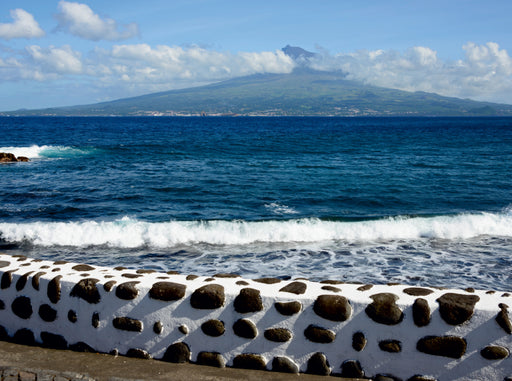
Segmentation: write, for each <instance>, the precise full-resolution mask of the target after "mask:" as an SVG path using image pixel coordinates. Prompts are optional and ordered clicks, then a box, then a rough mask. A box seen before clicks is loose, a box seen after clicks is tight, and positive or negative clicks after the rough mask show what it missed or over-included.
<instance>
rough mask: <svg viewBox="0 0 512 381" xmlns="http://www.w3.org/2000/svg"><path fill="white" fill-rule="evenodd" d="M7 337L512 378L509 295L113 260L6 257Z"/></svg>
mask: <svg viewBox="0 0 512 381" xmlns="http://www.w3.org/2000/svg"><path fill="white" fill-rule="evenodd" d="M0 277H1V278H0V326H1V327H0V338H1V339H2V340H11V341H14V342H18V343H22V344H32V345H34V344H35V345H42V346H46V347H51V348H58V349H72V350H76V351H92V352H104V353H112V354H120V355H127V356H132V357H140V358H155V359H161V360H163V361H171V362H186V361H191V362H195V363H198V364H203V365H211V366H219V367H222V366H234V367H240V368H251V369H261V370H265V369H266V370H272V371H281V372H306V373H313V374H322V375H342V376H347V377H362V376H365V377H371V378H374V379H379V377H380V378H381V379H382V378H383V376H386V377H389V378H388V379H396V380H398V379H401V380H457V379H460V380H462V379H464V380H469V379H479V380H503V379H505V378H507V377H510V376H512V359H511V357H510V349H511V348H512V335H511V333H512V324H511V321H510V317H509V316H510V315H509V307H508V305H512V297H511V295H509V294H508V293H506V292H503V291H501V292H498V291H480V290H472V289H468V290H453V289H452V290H449V289H440V288H432V287H409V286H404V285H362V284H347V283H342V282H337V281H333V280H325V281H323V282H311V281H308V280H305V279H294V280H288V281H283V280H279V279H275V278H264V279H257V280H249V279H243V278H241V277H239V276H236V275H231V274H217V275H215V276H213V277H204V276H195V275H182V274H178V273H175V272H168V273H159V272H154V271H152V270H144V269H139V270H132V269H126V268H123V267H117V268H105V267H99V266H90V265H86V264H76V263H68V262H63V261H57V262H52V261H42V260H38V259H30V258H26V257H22V256H9V255H0Z"/></svg>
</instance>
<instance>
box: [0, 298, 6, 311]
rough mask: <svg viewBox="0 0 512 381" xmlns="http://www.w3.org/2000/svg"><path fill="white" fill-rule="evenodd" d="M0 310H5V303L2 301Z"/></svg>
mask: <svg viewBox="0 0 512 381" xmlns="http://www.w3.org/2000/svg"><path fill="white" fill-rule="evenodd" d="M0 310H5V303H4V301H3V300H0Z"/></svg>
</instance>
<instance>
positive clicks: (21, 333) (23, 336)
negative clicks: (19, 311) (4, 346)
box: [12, 328, 36, 345]
mask: <svg viewBox="0 0 512 381" xmlns="http://www.w3.org/2000/svg"><path fill="white" fill-rule="evenodd" d="M12 341H13V342H14V343H16V344H22V345H35V344H36V339H35V337H34V332H32V331H31V330H30V329H27V328H22V329H19V330H17V331H16V333H15V334H14V335H13V337H12Z"/></svg>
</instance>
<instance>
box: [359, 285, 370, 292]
mask: <svg viewBox="0 0 512 381" xmlns="http://www.w3.org/2000/svg"><path fill="white" fill-rule="evenodd" d="M372 287H373V284H365V285H364V286H359V287H358V288H357V291H368V290H369V289H371V288H372Z"/></svg>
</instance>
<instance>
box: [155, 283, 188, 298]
mask: <svg viewBox="0 0 512 381" xmlns="http://www.w3.org/2000/svg"><path fill="white" fill-rule="evenodd" d="M186 289H187V286H185V285H184V284H180V283H173V282H156V283H155V284H153V286H152V287H151V289H150V290H149V297H150V298H151V299H156V300H162V301H164V302H170V301H174V300H180V299H181V298H183V297H184V296H185V290H186Z"/></svg>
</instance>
